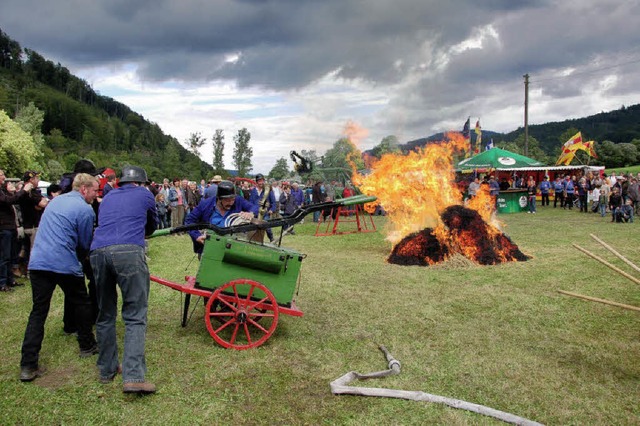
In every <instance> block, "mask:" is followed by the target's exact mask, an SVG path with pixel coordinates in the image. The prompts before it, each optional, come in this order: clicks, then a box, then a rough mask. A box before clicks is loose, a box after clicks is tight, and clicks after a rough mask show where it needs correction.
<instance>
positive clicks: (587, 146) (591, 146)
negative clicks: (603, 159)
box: [582, 141, 598, 158]
mask: <svg viewBox="0 0 640 426" xmlns="http://www.w3.org/2000/svg"><path fill="white" fill-rule="evenodd" d="M582 145H583V146H584V148H583V149H584V150H585V151H587V154H589V155H590V156H592V157H593V158H598V156H597V155H596V149H595V148H596V143H595V141H587V142H585V143H583V144H582Z"/></svg>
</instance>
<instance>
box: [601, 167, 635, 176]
mask: <svg viewBox="0 0 640 426" xmlns="http://www.w3.org/2000/svg"><path fill="white" fill-rule="evenodd" d="M611 172H616V175H618V176H620V174H627V173H633V174H634V175H637V174H638V173H640V165H637V166H629V167H620V168H617V169H606V170H605V173H606V174H607V175H610V174H611Z"/></svg>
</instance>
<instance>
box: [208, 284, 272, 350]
mask: <svg viewBox="0 0 640 426" xmlns="http://www.w3.org/2000/svg"><path fill="white" fill-rule="evenodd" d="M256 293H257V294H259V295H260V296H262V295H263V294H264V297H261V298H260V300H257V301H256V300H254V298H253V296H254V295H255V294H256ZM206 312H207V313H206V315H205V322H206V324H207V329H208V330H209V334H211V337H213V339H214V340H215V341H216V342H217V343H218V344H220V345H221V346H223V347H225V348H233V349H249V348H254V347H257V346H260V345H261V344H263V343H264V342H265V341H266V340H267V339H269V337H271V335H272V334H273V332H274V330H275V328H276V326H277V324H278V304H277V301H276V299H275V296H274V295H273V293H271V291H270V290H269V289H268V288H267V287H265V286H264V285H263V284H261V283H259V282H257V281H253V280H249V279H238V280H234V281H230V282H228V283H226V284H224V285H222V286H221V287H218V288H217V289H216V290H215V291H214V292H213V294H212V295H211V298H210V299H209V301H208V303H207V308H206ZM212 321H213V323H212ZM258 321H260V323H258ZM215 322H220V323H222V325H219V326H216V327H214V325H213V324H214V323H215Z"/></svg>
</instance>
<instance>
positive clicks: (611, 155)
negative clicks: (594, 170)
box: [596, 140, 625, 168]
mask: <svg viewBox="0 0 640 426" xmlns="http://www.w3.org/2000/svg"><path fill="white" fill-rule="evenodd" d="M596 153H597V154H598V158H599V160H600V162H601V163H602V164H603V165H604V166H605V167H607V168H615V167H622V166H624V162H625V160H624V157H623V155H622V150H621V149H620V147H619V146H618V144H615V143H613V142H611V141H608V140H607V141H602V142H601V143H599V144H598V146H597V147H596Z"/></svg>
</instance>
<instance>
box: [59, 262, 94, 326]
mask: <svg viewBox="0 0 640 426" xmlns="http://www.w3.org/2000/svg"><path fill="white" fill-rule="evenodd" d="M82 270H83V272H84V276H85V277H86V278H87V281H88V282H89V284H88V287H89V300H90V301H91V324H95V323H96V318H98V296H97V295H96V279H95V278H94V276H93V269H91V263H90V262H89V258H85V260H83V261H82ZM82 285H84V282H83V284H82ZM73 306H74V305H73V303H72V302H71V301H70V300H69V299H68V298H67V297H66V296H65V298H64V314H63V316H62V324H63V326H62V327H63V330H64V331H65V333H75V332H77V331H78V327H77V326H76V320H75V318H76V315H75V312H74V309H73Z"/></svg>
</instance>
